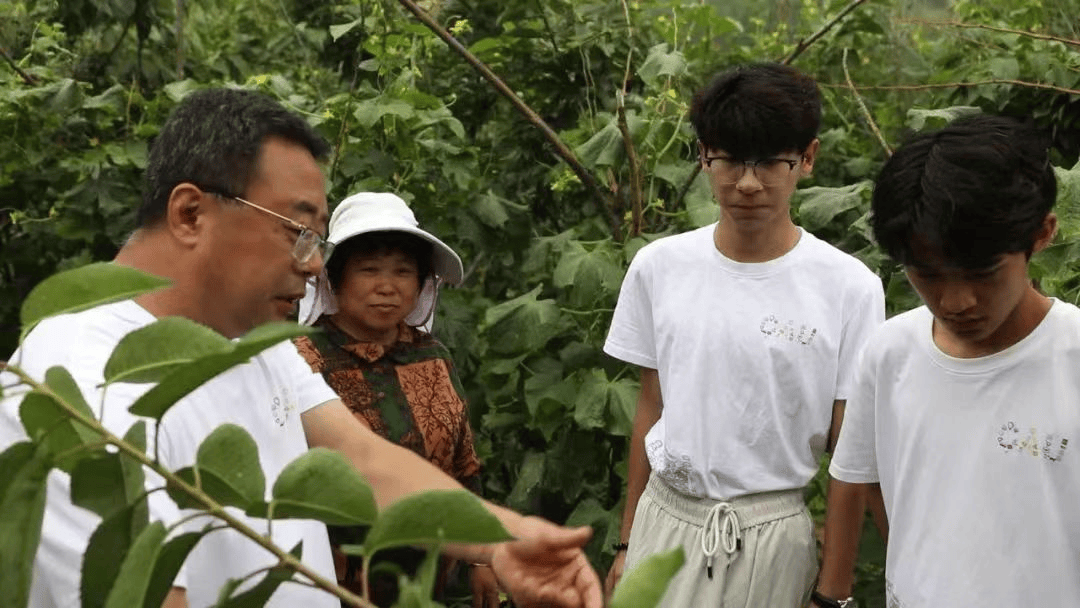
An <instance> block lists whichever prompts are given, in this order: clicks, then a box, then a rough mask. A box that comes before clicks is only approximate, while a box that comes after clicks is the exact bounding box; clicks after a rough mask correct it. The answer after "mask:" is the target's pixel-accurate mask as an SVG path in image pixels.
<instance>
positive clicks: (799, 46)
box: [780, 0, 866, 65]
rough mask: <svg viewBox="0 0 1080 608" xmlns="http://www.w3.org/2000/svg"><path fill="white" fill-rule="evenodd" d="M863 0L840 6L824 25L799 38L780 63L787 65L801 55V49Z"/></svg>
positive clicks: (815, 39)
mask: <svg viewBox="0 0 1080 608" xmlns="http://www.w3.org/2000/svg"><path fill="white" fill-rule="evenodd" d="M864 2H866V0H851V2H849V3H848V5H847V6H845V7H844V8H842V9H841V10H840V12H839V13H837V14H836V16H835V17H833V18H832V19H830V20H829V21H828V22H827V23H826V24H825V25H823V26H821V28H819V29H818V31H816V32H814V33H813V34H810V36H809V37H807V38H803V39H802V40H800V41H799V42H798V43H797V44H796V45H795V50H793V51H791V54H790V55H788V56H787V57H785V58H784V59H783V60H782V61H781V62H780V63H782V64H784V65H788V64H790V63H791V62H792V61H795V58H796V57H798V56H799V55H802V53H803V51H805V50H806V49H807V48H808V47H809V46H810V45H811V44H814V43H815V42H817V40H818V39H819V38H821V37H822V36H824V35H825V34H826V32H828V31H829V30H831V29H832V28H833V26H835V25H836V24H837V23H840V20H841V19H843V18H844V17H846V16H847V14H848V13H850V12H851V11H853V10H855V8H856V7H858V6H859V5H860V4H862V3H864Z"/></svg>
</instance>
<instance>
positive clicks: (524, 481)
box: [506, 452, 545, 511]
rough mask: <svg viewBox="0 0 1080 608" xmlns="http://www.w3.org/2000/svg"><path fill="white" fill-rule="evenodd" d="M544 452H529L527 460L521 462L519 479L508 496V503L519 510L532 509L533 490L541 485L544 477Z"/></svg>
mask: <svg viewBox="0 0 1080 608" xmlns="http://www.w3.org/2000/svg"><path fill="white" fill-rule="evenodd" d="M544 460H545V458H544V454H543V453H540V452H528V453H527V454H525V460H524V462H522V463H521V469H520V470H519V471H518V474H517V480H516V481H515V482H514V488H513V490H511V491H510V495H509V496H507V497H506V504H507V506H509V507H510V508H512V509H515V510H518V511H527V510H530V509H529V507H530V506H531V505H529V501H530V500H531V499H532V495H533V492H534V491H535V490H536V489H537V488H539V487H540V481H541V480H542V479H543V478H544Z"/></svg>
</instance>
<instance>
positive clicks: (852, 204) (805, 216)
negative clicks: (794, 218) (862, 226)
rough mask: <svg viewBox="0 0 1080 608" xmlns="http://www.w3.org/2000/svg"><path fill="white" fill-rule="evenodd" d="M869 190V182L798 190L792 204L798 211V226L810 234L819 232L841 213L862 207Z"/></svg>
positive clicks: (870, 186) (870, 185)
mask: <svg viewBox="0 0 1080 608" xmlns="http://www.w3.org/2000/svg"><path fill="white" fill-rule="evenodd" d="M871 188H872V184H871V182H869V181H864V182H858V183H855V184H851V185H850V186H841V187H839V188H829V187H824V186H814V187H812V188H804V189H802V190H799V192H798V197H797V199H796V201H795V202H794V203H793V206H797V208H798V210H799V224H800V225H801V226H802V227H803V228H805V229H806V230H809V231H810V232H814V231H817V230H820V229H822V228H824V227H825V226H827V225H828V224H829V222H831V221H833V220H834V219H835V218H836V217H837V216H839V215H840V214H841V213H843V212H845V211H848V210H850V209H856V208H858V207H859V206H860V205H862V204H863V202H864V193H868V192H869V191H870V189H871Z"/></svg>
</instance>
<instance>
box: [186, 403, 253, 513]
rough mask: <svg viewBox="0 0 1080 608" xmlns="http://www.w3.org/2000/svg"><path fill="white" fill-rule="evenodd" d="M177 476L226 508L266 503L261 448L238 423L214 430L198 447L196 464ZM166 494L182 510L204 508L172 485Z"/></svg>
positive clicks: (224, 425)
mask: <svg viewBox="0 0 1080 608" xmlns="http://www.w3.org/2000/svg"><path fill="white" fill-rule="evenodd" d="M196 468H197V469H198V475H196V471H195V469H196ZM176 475H177V476H178V477H180V478H181V479H183V480H184V481H186V482H188V483H190V484H192V485H195V486H196V487H198V488H200V489H201V490H202V491H203V492H205V493H206V494H207V495H208V496H210V498H213V499H214V500H215V501H217V502H219V503H221V504H222V505H225V506H229V507H239V508H241V509H247V508H249V507H252V506H254V505H257V504H265V503H264V502H263V501H264V499H265V498H266V477H265V476H264V475H263V471H262V467H261V466H260V465H259V447H258V446H257V445H256V444H255V440H254V439H252V438H251V435H249V434H248V432H247V431H245V430H244V429H243V428H241V427H239V426H237V425H235V424H223V425H221V426H219V427H217V428H216V429H214V430H213V432H212V433H210V435H208V436H207V437H206V439H204V440H203V442H202V443H201V444H199V450H198V452H197V453H196V456H195V465H194V466H193V467H184V468H183V469H180V470H179V471H176ZM167 491H168V492H169V496H170V497H172V499H173V501H175V502H176V504H177V505H179V506H181V507H182V508H196V509H197V508H202V505H201V504H200V503H198V502H196V501H195V500H194V499H193V498H192V497H190V496H188V495H187V494H186V493H185V492H184V491H183V490H181V489H179V488H178V487H176V486H175V485H172V484H170V485H169V486H168V489H167Z"/></svg>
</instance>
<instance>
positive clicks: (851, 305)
mask: <svg viewBox="0 0 1080 608" xmlns="http://www.w3.org/2000/svg"><path fill="white" fill-rule="evenodd" d="M864 275H865V278H864ZM859 279H860V281H859V285H858V288H857V289H851V290H849V292H848V293H849V294H851V295H850V296H849V301H848V302H845V306H844V317H845V318H844V329H843V333H842V336H841V338H840V349H839V352H838V353H837V354H838V357H839V360H838V366H837V368H836V369H837V378H836V396H835V399H848V398H849V396H850V394H851V389H852V385H853V384H854V382H855V374H856V365H857V364H858V361H859V353H860V352H861V351H862V349H863V346H865V345H866V343H867V341H868V340H869V338H870V334H872V333H873V332H874V330H875V329H877V327H878V326H879V325H881V324H882V322H884V321H885V291H884V290H883V289H882V287H881V279H879V278H878V277H877V275H875V274H872V273H870V272H869V271H868V272H866V273H862V274H860V276H859Z"/></svg>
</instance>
